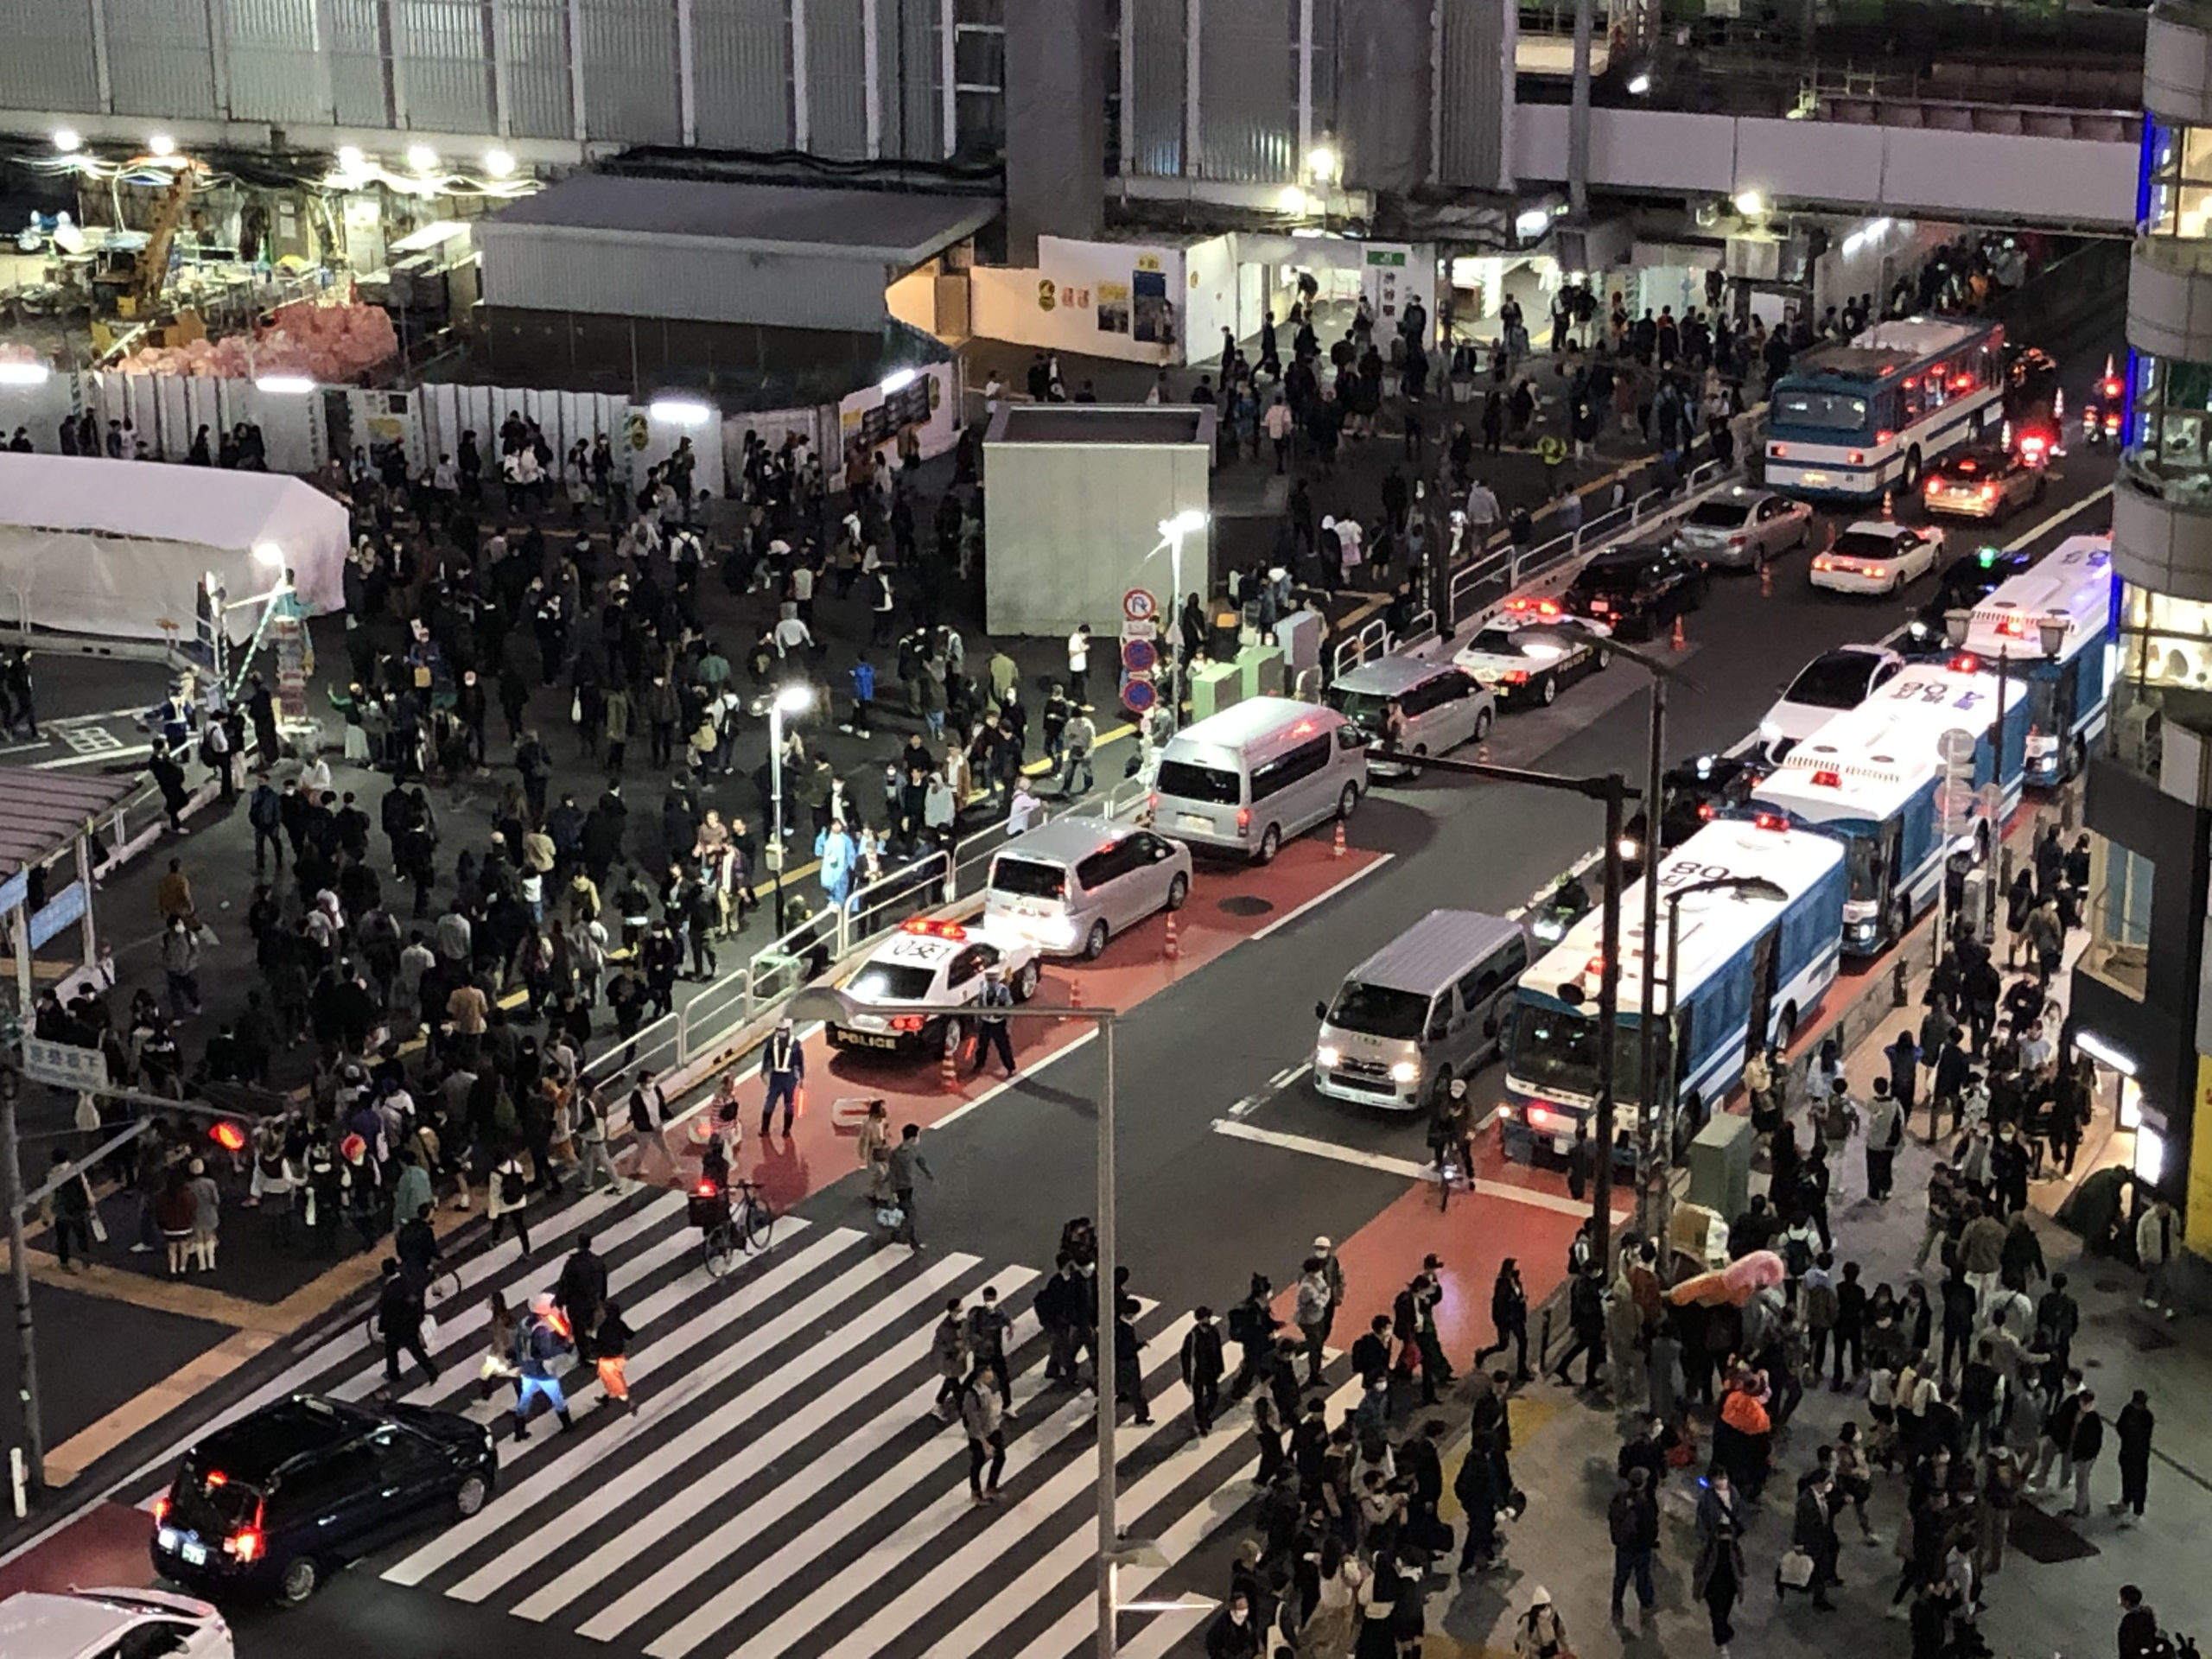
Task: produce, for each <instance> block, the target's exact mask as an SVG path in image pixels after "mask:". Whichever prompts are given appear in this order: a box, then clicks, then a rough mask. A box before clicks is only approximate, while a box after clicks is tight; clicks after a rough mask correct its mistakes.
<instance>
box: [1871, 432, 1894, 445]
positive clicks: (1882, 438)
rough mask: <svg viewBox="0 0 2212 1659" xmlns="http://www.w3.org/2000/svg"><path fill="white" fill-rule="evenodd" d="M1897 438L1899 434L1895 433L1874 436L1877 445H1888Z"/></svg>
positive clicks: (1879, 433) (1882, 433)
mask: <svg viewBox="0 0 2212 1659" xmlns="http://www.w3.org/2000/svg"><path fill="white" fill-rule="evenodd" d="M1895 436H1897V434H1896V433H1894V432H1877V433H1876V434H1875V435H1874V442H1877V443H1887V442H1889V441H1890V440H1891V438H1894V437H1895Z"/></svg>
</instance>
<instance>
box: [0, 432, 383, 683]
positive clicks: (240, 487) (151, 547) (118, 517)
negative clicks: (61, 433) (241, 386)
mask: <svg viewBox="0 0 2212 1659" xmlns="http://www.w3.org/2000/svg"><path fill="white" fill-rule="evenodd" d="M346 529H347V524H346V509H345V508H344V507H343V506H341V505H339V504H338V503H337V502H335V501H334V500H332V499H330V498H329V497H328V496H327V495H325V494H323V493H321V491H320V490H317V489H315V487H314V486H311V485H308V484H306V483H304V482H302V480H299V479H296V478H287V477H284V476H283V475H281V474H273V473H243V472H228V471H219V470H218V469H216V468H214V467H181V466H168V465H164V464H163V463H162V462H159V461H108V460H102V459H96V458H92V457H87V456H77V455H39V454H28V455H27V454H16V453H13V452H0V615H9V614H12V615H14V616H16V618H17V619H18V620H21V621H22V622H23V623H25V624H27V625H30V626H38V627H41V628H54V629H57V630H60V631H61V632H68V633H90V634H99V635H103V636H106V637H110V638H125V639H163V638H165V637H175V638H181V639H187V640H189V639H191V638H192V633H193V619H194V614H195V605H196V601H197V597H198V590H199V583H200V578H201V577H202V576H203V575H214V576H216V577H218V578H219V580H220V581H221V582H223V584H224V586H225V588H226V589H227V591H228V592H229V594H230V596H231V597H232V599H233V600H238V599H245V598H249V597H251V596H252V595H254V594H262V593H266V592H267V591H268V590H269V588H270V587H271V586H273V585H274V583H275V582H276V580H277V575H278V574H279V572H280V570H282V569H290V570H291V572H292V573H293V579H294V581H295V582H296V585H297V587H298V589H299V594H300V598H301V600H302V601H303V602H304V603H305V605H306V606H307V607H308V609H309V610H311V611H316V612H321V611H334V610H337V609H339V608H340V607H342V606H343V605H344V603H345V581H344V566H345V559H346ZM165 621H166V622H169V623H172V624H174V625H175V633H174V635H172V634H171V633H170V632H169V631H168V630H165V629H164V628H163V627H162V623H163V622H165Z"/></svg>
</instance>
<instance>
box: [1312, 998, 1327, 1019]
mask: <svg viewBox="0 0 2212 1659" xmlns="http://www.w3.org/2000/svg"><path fill="white" fill-rule="evenodd" d="M1313 1017H1314V1018H1315V1019H1316V1020H1326V1019H1327V1018H1328V1017H1329V1005H1328V1004H1327V1003H1325V1002H1316V1003H1315V1004H1314V1005H1313Z"/></svg>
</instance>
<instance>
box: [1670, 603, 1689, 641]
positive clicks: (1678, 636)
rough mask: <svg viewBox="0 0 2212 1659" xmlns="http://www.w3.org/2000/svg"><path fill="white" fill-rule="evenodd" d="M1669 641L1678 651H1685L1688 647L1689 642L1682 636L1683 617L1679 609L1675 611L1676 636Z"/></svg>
mask: <svg viewBox="0 0 2212 1659" xmlns="http://www.w3.org/2000/svg"><path fill="white" fill-rule="evenodd" d="M1668 643H1669V645H1672V646H1673V647H1674V648H1675V650H1676V651H1683V650H1687V649H1688V645H1689V642H1688V640H1687V639H1683V637H1682V617H1681V612H1679V611H1677V612H1676V613H1675V637H1674V638H1673V639H1671V640H1669V642H1668Z"/></svg>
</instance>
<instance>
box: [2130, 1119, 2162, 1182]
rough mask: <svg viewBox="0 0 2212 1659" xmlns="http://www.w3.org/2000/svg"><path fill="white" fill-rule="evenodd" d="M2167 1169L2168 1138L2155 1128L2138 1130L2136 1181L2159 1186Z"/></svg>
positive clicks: (2136, 1138) (2134, 1167) (2135, 1165)
mask: <svg viewBox="0 0 2212 1659" xmlns="http://www.w3.org/2000/svg"><path fill="white" fill-rule="evenodd" d="M2165 1169H2166V1137H2165V1136H2164V1135H2160V1134H2159V1133H2158V1131H2157V1130H2156V1129H2153V1128H2139V1129H2138V1130H2136V1131H2135V1160H2134V1164H2133V1173H2134V1176H2135V1179H2137V1180H2139V1181H2146V1182H2148V1183H2149V1184H2150V1185H2152V1186H2156V1185H2158V1178H2159V1177H2160V1176H2161V1175H2163V1174H2164V1173H2165Z"/></svg>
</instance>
